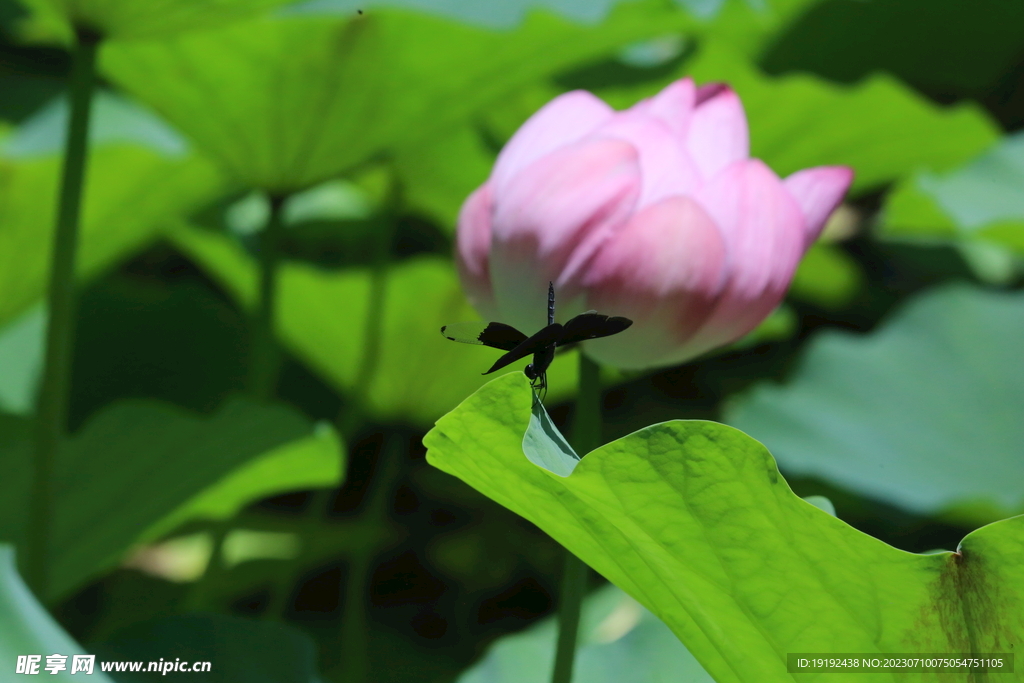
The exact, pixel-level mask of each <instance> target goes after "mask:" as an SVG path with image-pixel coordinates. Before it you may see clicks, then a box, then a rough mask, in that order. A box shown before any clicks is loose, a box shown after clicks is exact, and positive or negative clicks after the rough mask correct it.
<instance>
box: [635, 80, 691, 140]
mask: <svg viewBox="0 0 1024 683" xmlns="http://www.w3.org/2000/svg"><path fill="white" fill-rule="evenodd" d="M695 98H696V88H695V87H694V85H693V79H690V78H682V79H680V80H678V81H676V82H675V83H672V84H671V85H669V86H668V87H666V88H665V89H663V90H662V91H661V92H659V93H658V94H657V95H655V96H654V97H652V98H650V99H648V100H644V101H643V103H642V104H643V105H644V108H643V110H642V113H643V114H644V115H646V116H653V117H655V118H657V119H659V120H661V122H662V123H664V124H665V125H666V126H667V127H668V129H669V131H670V132H671V133H672V134H673V135H675V136H676V139H677V140H678V139H682V137H683V134H684V133H685V132H686V128H687V126H689V123H690V116H691V115H692V113H693V107H694V104H695ZM638 106H639V105H638ZM637 108H638V107H637V106H634V107H633V108H631V109H628V110H627V111H626V112H624V113H625V114H630V113H633V112H634V110H636V109H637Z"/></svg>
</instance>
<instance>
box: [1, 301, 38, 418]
mask: <svg viewBox="0 0 1024 683" xmlns="http://www.w3.org/2000/svg"><path fill="white" fill-rule="evenodd" d="M45 333H46V309H45V308H44V307H43V306H42V305H39V306H34V307H32V308H30V309H29V310H28V311H26V312H25V313H24V314H22V315H21V316H19V317H18V318H16V319H14V320H12V321H11V322H10V323H9V324H8V325H6V326H5V327H3V328H0V410H2V411H3V412H6V413H12V414H15V415H28V414H30V413H31V412H32V409H33V408H34V406H35V399H36V387H37V385H38V383H39V378H40V377H41V375H42V368H43V335H44V334H45Z"/></svg>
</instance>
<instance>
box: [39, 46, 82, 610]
mask: <svg viewBox="0 0 1024 683" xmlns="http://www.w3.org/2000/svg"><path fill="white" fill-rule="evenodd" d="M99 42H100V40H99V37H98V36H96V35H93V34H87V33H85V32H82V33H80V35H79V36H78V41H77V43H76V45H75V48H74V53H73V55H72V68H71V81H70V84H69V85H70V101H71V102H70V104H71V106H70V112H69V116H68V127H67V137H66V138H65V140H64V166H63V170H62V173H61V186H60V205H59V208H58V210H57V227H56V231H55V235H54V242H53V256H52V262H51V264H50V283H49V285H50V287H49V301H48V304H49V322H48V324H47V328H46V365H45V370H44V371H43V381H42V386H41V388H40V393H39V409H38V413H37V418H36V425H35V426H36V434H35V454H34V455H35V457H34V458H33V463H32V469H33V473H32V474H33V477H32V491H31V496H32V503H31V521H30V522H29V534H28V553H27V558H26V573H27V575H28V578H29V582H30V583H31V585H32V587H33V588H34V589H35V592H36V595H38V596H40V598H43V599H45V598H46V595H47V594H48V593H49V589H50V585H49V572H48V568H47V560H48V557H49V553H50V545H51V542H52V535H53V520H52V518H51V515H52V513H53V500H54V491H53V488H54V485H53V480H54V470H55V461H56V459H57V452H58V449H59V448H60V443H61V440H62V439H63V437H64V432H65V430H66V429H67V415H68V403H69V400H70V395H71V361H72V349H73V343H74V327H75V314H76V305H75V304H76V301H75V253H76V251H77V249H78V223H79V214H80V213H81V204H82V190H83V187H84V185H85V166H86V162H87V159H88V147H89V146H88V139H89V114H90V110H91V105H92V93H93V87H94V83H95V78H96V53H97V51H98V48H99Z"/></svg>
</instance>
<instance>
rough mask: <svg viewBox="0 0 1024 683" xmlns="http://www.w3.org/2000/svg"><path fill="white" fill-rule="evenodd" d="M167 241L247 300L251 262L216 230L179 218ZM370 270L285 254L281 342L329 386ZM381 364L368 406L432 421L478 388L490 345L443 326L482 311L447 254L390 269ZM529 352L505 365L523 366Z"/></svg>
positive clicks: (350, 373) (340, 378)
mask: <svg viewBox="0 0 1024 683" xmlns="http://www.w3.org/2000/svg"><path fill="white" fill-rule="evenodd" d="M170 235H171V238H172V240H174V242H175V244H177V245H178V247H179V248H180V249H182V251H184V252H185V253H186V254H187V255H188V256H189V257H190V258H192V259H193V260H194V261H195V262H196V263H197V264H198V265H200V267H202V268H204V269H205V270H206V271H207V272H209V273H210V275H211V276H213V277H214V279H216V280H217V281H218V282H220V283H221V285H223V286H224V288H225V289H227V290H228V291H229V292H231V294H232V295H234V296H235V297H236V299H237V300H238V301H239V302H240V303H241V304H242V305H243V306H244V307H247V308H251V307H252V305H253V302H254V301H255V296H256V272H257V270H256V263H255V261H254V260H253V259H252V258H251V257H250V256H249V255H248V254H246V253H245V252H244V251H242V250H241V249H240V248H239V247H238V246H236V245H235V244H233V243H232V242H231V241H230V240H228V239H227V238H225V237H223V236H221V235H217V234H215V233H210V232H205V231H202V230H198V229H195V228H189V227H186V226H180V227H178V228H176V229H175V230H174V231H173V232H171V233H170ZM369 293H370V274H369V272H368V271H366V270H364V269H352V270H338V271H328V270H323V269H321V268H317V267H315V266H310V265H308V264H302V263H294V262H289V263H285V264H284V265H283V267H282V269H281V279H280V294H279V296H278V313H277V316H278V318H277V319H278V326H279V328H278V330H279V334H280V335H281V338H282V340H283V342H284V343H285V344H286V345H287V346H288V347H289V348H290V349H291V350H292V352H293V353H295V355H296V356H298V357H299V358H300V359H302V360H303V361H304V362H305V363H306V364H307V365H309V367H310V368H312V369H313V370H315V371H316V372H317V373H319V374H320V375H321V376H322V377H323V378H324V379H326V380H327V381H328V382H330V383H331V384H332V385H333V386H334V387H335V388H337V389H338V390H340V391H342V392H350V391H352V389H353V388H354V384H355V382H356V378H357V375H358V372H359V368H360V366H361V364H362V363H363V343H364V339H365V334H366V325H367V310H366V309H367V306H368V301H369ZM383 309H384V310H383V330H382V337H381V344H380V348H379V349H378V353H379V356H378V360H377V366H378V369H377V372H376V373H374V376H373V377H372V379H371V381H370V386H369V391H368V396H367V401H368V408H369V409H370V410H371V412H372V413H374V414H376V415H379V416H382V417H389V418H400V419H407V420H411V421H412V422H413V423H415V424H430V423H431V422H433V421H434V420H435V419H437V418H438V417H439V416H441V415H443V414H444V413H446V412H447V411H449V410H451V409H452V408H454V407H455V406H456V405H458V403H459V401H461V400H462V399H464V398H465V397H466V396H467V395H469V394H470V393H472V392H473V391H475V390H476V389H477V388H479V387H480V386H481V385H482V384H483V383H484V382H486V381H487V379H489V378H487V377H483V376H481V373H483V372H484V371H485V370H487V368H488V367H490V365H491V364H492V363H493V362H494V360H495V358H496V355H495V354H497V353H498V352H496V351H495V350H494V349H488V348H486V347H482V346H473V345H469V344H455V343H453V342H450V341H448V340H447V339H445V338H444V337H443V336H441V334H440V330H441V326H442V325H446V324H450V323H452V322H461V321H469V320H479V316H478V315H477V314H476V313H475V312H474V311H473V309H472V308H470V306H469V304H468V303H467V302H466V300H465V297H464V295H463V294H462V290H461V287H460V286H459V282H458V278H457V277H456V275H455V269H454V267H453V266H452V264H451V262H450V261H448V260H446V259H440V258H433V257H428V258H417V259H412V260H409V261H404V262H402V263H399V264H396V265H395V266H393V267H392V268H391V271H390V276H389V278H388V283H387V294H386V298H385V301H384V307H383ZM527 362H529V361H528V359H526V360H523V361H521V362H519V363H516V364H514V365H512V366H509V367H510V370H509V372H517V373H519V372H521V370H522V368H523V367H524V366H525V364H526V363H527ZM548 377H549V381H550V387H551V388H550V390H549V394H550V396H551V398H552V399H553V400H557V398H558V397H559V396H563V397H564V396H565V395H567V394H568V393H570V392H571V391H572V387H574V386H575V382H576V379H577V362H576V356H575V354H574V353H566V354H561V355H559V356H558V358H556V360H555V363H554V364H553V365H552V367H551V370H550V371H549V374H548Z"/></svg>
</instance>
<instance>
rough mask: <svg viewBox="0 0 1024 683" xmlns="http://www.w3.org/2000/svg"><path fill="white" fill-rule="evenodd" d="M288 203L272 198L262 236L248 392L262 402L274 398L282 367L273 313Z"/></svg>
mask: <svg viewBox="0 0 1024 683" xmlns="http://www.w3.org/2000/svg"><path fill="white" fill-rule="evenodd" d="M286 199H287V198H286V197H283V196H279V195H272V196H271V197H270V216H269V218H268V219H267V226H266V229H264V230H263V233H262V234H261V235H260V291H259V301H258V302H257V305H256V306H257V307H256V319H255V321H254V327H253V337H252V356H251V364H250V366H249V388H250V390H251V391H252V394H253V396H255V397H256V398H257V399H259V400H261V401H269V400H270V399H271V398H273V395H274V390H275V389H276V388H277V375H278V371H279V370H280V364H281V358H280V352H279V350H278V346H277V340H276V338H275V335H274V313H275V309H276V305H277V294H278V291H277V290H278V286H277V280H278V271H279V270H280V268H279V265H280V262H281V233H282V232H283V230H284V217H283V215H282V214H283V213H284V211H283V209H284V203H285V200H286Z"/></svg>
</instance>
